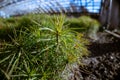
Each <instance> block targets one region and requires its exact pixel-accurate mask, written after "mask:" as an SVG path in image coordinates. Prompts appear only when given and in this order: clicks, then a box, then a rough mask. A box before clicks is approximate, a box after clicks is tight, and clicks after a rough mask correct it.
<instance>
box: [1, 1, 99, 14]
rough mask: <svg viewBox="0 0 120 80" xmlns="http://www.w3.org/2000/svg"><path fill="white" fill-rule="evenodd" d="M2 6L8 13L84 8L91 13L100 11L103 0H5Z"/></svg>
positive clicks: (69, 10) (66, 10)
mask: <svg viewBox="0 0 120 80" xmlns="http://www.w3.org/2000/svg"><path fill="white" fill-rule="evenodd" d="M0 7H1V8H0V11H2V13H4V14H6V15H18V14H26V13H61V12H64V13H76V12H78V13H79V12H82V11H83V9H85V10H87V12H89V13H99V11H100V7H101V0H4V1H2V2H0ZM0 15H1V14H0Z"/></svg>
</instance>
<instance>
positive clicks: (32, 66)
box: [0, 15, 89, 80]
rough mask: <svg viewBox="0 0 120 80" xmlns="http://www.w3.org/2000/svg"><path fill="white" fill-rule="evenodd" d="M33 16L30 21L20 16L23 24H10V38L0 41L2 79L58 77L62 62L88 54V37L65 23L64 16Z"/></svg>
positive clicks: (50, 79) (55, 78)
mask: <svg viewBox="0 0 120 80" xmlns="http://www.w3.org/2000/svg"><path fill="white" fill-rule="evenodd" d="M37 16H38V17H40V18H36V19H39V20H40V21H39V20H35V18H33V20H30V21H31V22H30V24H27V23H29V20H28V19H26V18H22V20H24V21H25V23H26V24H25V23H24V21H21V20H20V22H19V23H17V25H20V24H21V26H23V27H22V28H16V27H15V28H12V33H13V35H8V37H9V38H10V39H11V40H10V41H9V42H7V41H4V42H2V43H1V47H0V74H1V75H4V76H3V77H4V78H3V79H4V80H5V79H7V80H61V78H60V76H59V75H60V74H61V72H62V71H63V69H64V68H65V66H66V64H71V63H74V62H78V63H80V62H79V60H80V59H81V58H82V57H83V56H86V55H88V53H89V51H88V50H87V47H86V45H87V44H88V40H86V39H85V38H83V34H81V33H78V32H75V31H73V30H71V29H70V28H69V27H68V25H65V22H66V17H65V16H63V15H60V16H49V15H47V16H43V15H42V16H41V15H40V16H39V15H37ZM32 17H34V16H33V15H29V18H32ZM35 17H36V16H35ZM17 20H18V19H17ZM8 21H9V22H10V23H11V22H13V23H15V22H16V21H15V22H14V19H13V21H12V20H8ZM33 24H34V25H33ZM24 25H25V26H24ZM26 26H28V27H29V28H24V27H26ZM23 28H24V29H23ZM0 77H1V76H0Z"/></svg>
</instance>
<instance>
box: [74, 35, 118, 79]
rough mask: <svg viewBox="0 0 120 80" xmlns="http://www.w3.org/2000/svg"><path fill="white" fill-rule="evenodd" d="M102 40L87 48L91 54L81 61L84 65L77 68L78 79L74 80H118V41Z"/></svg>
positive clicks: (114, 39)
mask: <svg viewBox="0 0 120 80" xmlns="http://www.w3.org/2000/svg"><path fill="white" fill-rule="evenodd" d="M105 37H106V36H105ZM107 38H108V36H107ZM100 39H102V38H100ZM104 40H106V41H96V42H92V43H91V45H89V46H88V47H89V50H90V51H91V54H90V56H89V57H88V58H86V59H84V60H82V61H83V63H84V64H85V65H84V66H79V72H80V73H79V74H80V77H79V79H77V78H75V77H74V80H120V40H119V39H116V38H113V39H112V41H110V37H109V38H108V39H104ZM101 42H102V43H101ZM76 75H77V74H76Z"/></svg>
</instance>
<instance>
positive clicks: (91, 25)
mask: <svg viewBox="0 0 120 80" xmlns="http://www.w3.org/2000/svg"><path fill="white" fill-rule="evenodd" d="M66 23H67V24H69V27H70V28H73V29H75V30H76V31H78V32H84V33H85V34H86V35H88V37H90V38H95V37H96V33H97V31H98V30H99V27H100V24H99V22H98V21H97V20H95V19H92V18H91V17H89V16H81V17H79V18H71V19H69V18H68V20H67V22H66Z"/></svg>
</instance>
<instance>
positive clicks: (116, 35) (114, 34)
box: [105, 30, 120, 39]
mask: <svg viewBox="0 0 120 80" xmlns="http://www.w3.org/2000/svg"><path fill="white" fill-rule="evenodd" d="M105 32H107V33H109V34H111V35H113V36H115V37H117V38H119V39H120V35H118V34H116V33H114V32H111V31H109V30H105Z"/></svg>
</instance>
